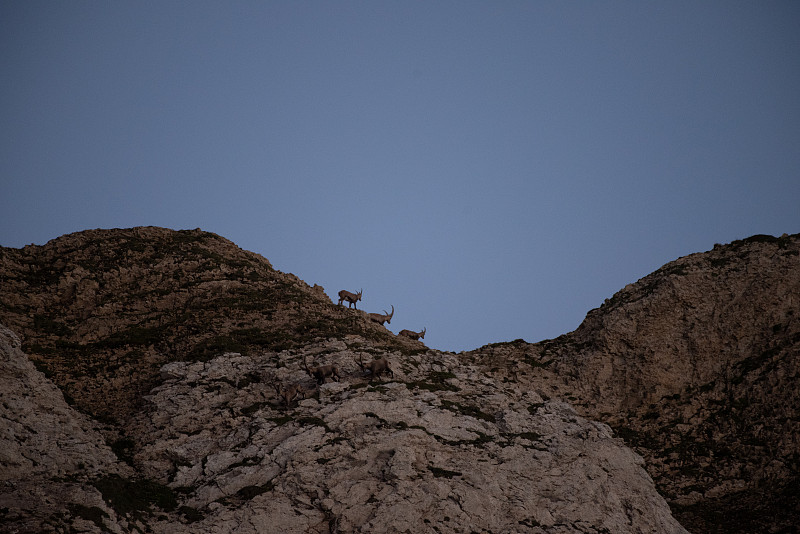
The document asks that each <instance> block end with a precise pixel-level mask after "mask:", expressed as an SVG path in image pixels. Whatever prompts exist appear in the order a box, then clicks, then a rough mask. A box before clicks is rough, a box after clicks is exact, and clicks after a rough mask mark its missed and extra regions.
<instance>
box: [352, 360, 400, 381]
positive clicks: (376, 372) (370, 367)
mask: <svg viewBox="0 0 800 534" xmlns="http://www.w3.org/2000/svg"><path fill="white" fill-rule="evenodd" d="M358 366H359V367H361V370H362V371H364V372H365V373H366V372H367V371H369V372H370V377H369V381H370V382H372V379H373V378H376V377H380V376H381V375H382V374H384V373H385V374H388V375H391V376H392V378H394V371H392V368H391V367H389V360H387V359H386V358H380V359H377V360H372V361H371V362H369V363H364V360H363V357H362V356H359V357H358Z"/></svg>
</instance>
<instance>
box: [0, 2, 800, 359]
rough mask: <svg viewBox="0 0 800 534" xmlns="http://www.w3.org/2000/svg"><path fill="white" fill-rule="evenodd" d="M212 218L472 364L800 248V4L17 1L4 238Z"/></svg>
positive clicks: (6, 23)
mask: <svg viewBox="0 0 800 534" xmlns="http://www.w3.org/2000/svg"><path fill="white" fill-rule="evenodd" d="M140 225H155V226H165V227H169V228H174V229H185V228H197V227H200V228H202V229H204V230H207V231H211V232H215V233H217V234H220V235H222V236H224V237H226V238H228V239H231V240H232V241H234V242H235V243H236V244H238V245H239V246H241V247H242V248H245V249H248V250H252V251H255V252H258V253H260V254H262V255H264V256H265V257H266V258H268V259H269V260H270V261H271V262H272V264H273V265H274V266H275V268H277V269H279V270H281V271H284V272H292V273H295V274H297V275H298V276H299V277H301V278H302V279H303V280H305V281H306V282H308V283H309V284H312V285H313V284H315V283H317V284H320V285H322V286H324V287H325V289H326V291H327V293H328V294H329V295H331V296H335V294H336V292H337V291H338V290H339V289H350V290H357V289H359V288H363V289H364V298H363V301H362V302H361V303H360V304H361V306H360V307H363V308H365V309H366V310H367V311H381V310H383V309H388V308H389V306H390V305H392V304H393V305H394V306H395V309H396V313H395V319H394V321H393V322H392V324H391V325H389V326H390V328H391V329H392V330H393V331H394V332H397V331H399V330H400V329H403V328H409V329H414V330H417V329H421V328H422V327H427V329H428V336H427V337H426V341H427V342H428V345H429V346H431V347H434V348H439V349H445V350H455V351H459V350H467V349H472V348H475V347H478V346H480V345H483V344H486V343H491V342H498V341H509V340H513V339H516V338H524V339H526V340H528V341H539V340H541V339H546V338H553V337H556V336H558V335H560V334H563V333H566V332H569V331H571V330H573V329H575V328H576V327H577V326H578V325H579V324H580V322H581V321H582V320H583V318H584V316H585V314H586V312H587V311H588V310H590V309H591V308H594V307H597V306H599V305H600V304H601V303H602V302H603V300H604V299H605V298H607V297H610V296H611V295H613V294H614V293H615V292H616V291H617V290H619V289H620V288H622V287H624V286H625V285H626V284H628V283H631V282H635V281H636V280H637V279H639V278H641V277H642V276H644V275H646V274H648V273H650V272H652V271H654V270H655V269H657V268H659V267H660V266H661V265H663V264H664V263H666V262H668V261H671V260H673V259H676V258H678V257H680V256H683V255H686V254H689V253H692V252H698V251H704V250H708V249H711V248H712V247H713V246H714V244H715V243H726V242H729V241H732V240H734V239H740V238H744V237H748V236H750V235H752V234H757V233H766V234H772V235H780V234H782V233H784V232H787V233H796V232H800V2H796V1H784V2H770V1H758V2H755V1H747V2H738V1H732V0H724V1H717V2H714V1H703V2H697V1H694V0H692V1H687V2H682V1H680V2H679V1H669V2H640V1H626V2H618V1H609V2H583V1H575V2H571V1H563V2H562V1H559V2H554V1H544V0H542V1H524V2H517V1H502V2H494V1H491V2H490V1H485V2H475V1H435V2H416V1H392V2H387V1H363V2H327V1H325V2H323V1H306V2H293V1H285V2H284V1H281V2H277V1H276V2H268V1H257V2H256V1H252V2H247V1H235V2H222V1H219V2H205V1H181V2H177V1H162V0H158V1H152V2H146V1H136V2H107V1H80V2H61V1H49V2H41V1H27V0H26V1H22V0H20V1H5V2H2V3H0V245H3V246H10V247H21V246H24V245H26V244H28V243H36V244H44V243H45V242H47V241H48V240H50V239H53V238H55V237H58V236H60V235H62V234H65V233H70V232H75V231H79V230H84V229H89V228H115V227H117V228H119V227H132V226H140Z"/></svg>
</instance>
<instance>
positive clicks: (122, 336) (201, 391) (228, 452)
mask: <svg viewBox="0 0 800 534" xmlns="http://www.w3.org/2000/svg"><path fill="white" fill-rule="evenodd" d="M798 237H799V236H784V237H781V238H773V237H769V236H754V237H753V238H750V239H748V240H743V241H740V242H734V243H731V244H730V245H724V246H717V247H715V249H714V250H713V251H709V252H707V253H702V254H695V255H691V256H687V257H686V258H681V259H679V260H677V261H676V262H672V263H670V264H667V265H666V266H664V267H663V268H662V269H659V270H658V271H656V272H655V273H653V274H652V275H649V276H648V277H645V278H643V279H642V280H640V281H639V282H636V283H635V284H631V285H629V286H627V287H626V288H624V289H623V290H622V291H620V292H619V293H617V295H615V296H614V297H613V298H611V299H609V300H608V301H607V302H606V303H605V304H604V305H603V306H602V307H601V308H599V309H598V310H592V311H591V312H589V314H587V318H586V320H585V321H584V323H583V324H582V325H581V327H580V328H579V329H578V330H576V331H575V332H572V333H570V334H566V335H564V336H561V337H560V338H558V339H556V340H548V341H544V342H541V343H536V344H529V343H526V342H524V341H522V340H517V341H515V342H509V343H500V344H493V345H490V346H487V347H483V348H481V349H478V350H476V351H472V352H470V353H461V354H458V355H454V354H450V353H443V352H438V351H431V350H428V349H427V348H426V347H425V346H424V345H423V344H422V343H419V342H415V341H410V340H406V339H402V338H399V337H395V336H393V335H392V334H391V333H390V332H389V331H388V330H386V329H384V328H383V327H380V326H379V325H376V324H374V323H370V322H369V321H368V320H367V318H366V315H365V314H364V313H363V312H361V311H356V310H348V309H347V308H345V307H339V306H336V305H335V304H334V303H332V302H331V300H330V299H329V298H328V296H327V295H326V294H325V292H324V290H323V289H322V288H320V287H318V286H314V287H310V286H308V285H306V284H305V283H304V282H302V281H301V280H299V279H297V278H296V277H294V276H293V275H290V274H284V273H281V272H279V271H276V270H275V269H274V268H273V267H272V266H271V264H269V262H268V261H267V260H266V259H265V258H263V257H261V256H259V255H257V254H253V253H251V252H247V251H243V250H241V249H239V248H238V247H236V246H235V245H234V244H233V243H231V242H230V241H227V240H225V239H223V238H221V237H219V236H216V235H215V234H211V233H208V232H202V231H200V230H191V231H179V232H175V231H172V230H166V229H161V228H134V229H128V230H92V231H86V232H80V233H77V234H70V235H67V236H62V237H61V238H58V239H56V240H53V241H51V242H49V243H47V244H46V245H44V246H41V247H37V246H33V245H31V246H28V247H25V248H23V249H7V248H0V282H1V283H0V323H4V324H5V325H7V326H8V327H10V330H13V331H14V332H15V333H17V334H19V338H16V337H15V336H14V334H11V333H10V332H9V331H6V330H3V332H2V335H0V338H2V339H5V340H6V341H5V344H3V343H0V348H2V350H3V353H4V358H5V357H6V356H5V355H9V356H8V358H7V361H8V362H16V363H9V364H8V365H9V366H10V367H9V369H12V370H13V373H16V374H11V375H9V376H17V377H18V376H22V375H26V376H27V375H28V374H31V376H30V377H29V378H25V379H24V380H22V382H21V383H27V384H29V386H27V389H24V390H19V389H13V388H14V387H15V386H14V384H13V383H12V382H14V380H12V381H11V382H8V383H7V384H3V389H0V391H3V392H5V391H8V392H9V393H8V394H6V395H4V397H3V400H4V403H3V412H2V414H0V415H2V418H0V425H2V428H0V435H2V439H3V441H4V442H3V444H0V447H6V446H8V448H7V450H9V451H11V452H9V453H8V454H7V456H6V457H4V458H3V465H4V468H5V464H6V462H8V465H9V466H17V467H13V468H12V469H9V470H8V474H7V475H6V476H5V478H3V481H2V483H3V487H2V491H0V523H2V524H3V525H11V526H10V527H8V528H9V529H11V528H13V529H14V530H13V531H15V532H65V531H86V532H92V531H104V532H105V531H111V532H132V531H140V532H141V531H153V532H232V531H237V532H239V531H245V532H247V531H264V530H267V531H269V530H271V529H272V527H273V526H277V525H280V529H279V530H282V531H286V532H405V531H408V532H419V531H436V532H683V529H682V527H681V526H680V525H678V524H677V523H676V522H675V520H674V519H673V518H672V516H671V515H670V510H669V509H668V508H667V507H666V505H665V502H664V500H663V499H662V498H661V497H660V496H659V495H658V494H657V493H656V492H655V490H654V488H653V482H652V480H651V479H650V477H649V476H648V474H647V473H645V472H644V470H643V467H644V468H646V469H647V471H648V472H649V474H650V475H652V476H653V478H654V479H655V481H656V484H657V486H658V489H659V491H660V492H662V494H663V495H664V496H666V497H667V500H668V501H669V502H670V504H671V506H672V511H673V513H674V514H676V516H677V517H678V519H679V520H680V521H681V522H682V523H683V524H684V526H688V527H689V530H691V531H693V532H791V531H792V530H791V528H793V525H795V524H797V523H798V521H797V518H798V508H797V506H798V498H797V494H796V488H797V468H798V447H797V436H798V432H797V430H798V429H797V423H798V420H800V417H798V414H797V406H798V405H800V404H798V402H797V400H798V399H797V398H796V396H797V393H796V392H795V387H794V386H795V385H796V382H797V363H796V362H797V358H796V356H797V354H798V350H797V348H798V338H800V336H798V326H797V307H798V302H799V300H798V273H800V269H798V268H797V267H798ZM20 339H21V340H22V341H21V342H20V341H19V340H20ZM23 352H24V353H27V356H26V355H25V354H23ZM20 355H21V356H20ZM379 356H383V357H386V358H388V359H389V361H390V362H391V363H392V366H393V369H394V370H395V376H394V377H389V378H385V379H383V380H378V379H376V380H374V381H373V382H372V383H370V382H369V380H368V377H365V376H363V373H362V371H361V369H360V368H359V367H358V365H357V363H356V362H357V361H358V359H359V358H363V359H366V360H369V359H370V358H371V357H379ZM304 359H307V360H308V361H309V362H312V361H314V362H316V363H317V364H318V363H336V364H338V365H339V366H340V368H341V374H342V377H343V379H342V381H341V382H338V383H337V382H334V383H328V384H324V385H322V386H321V387H316V384H315V382H314V381H313V380H312V379H311V378H309V377H308V375H307V374H305V372H304V370H303V367H302V362H303V360H304ZM27 360H30V361H32V362H34V363H35V365H36V367H37V368H38V371H36V370H34V369H33V368H32V367H31V366H30V362H28V363H27V364H23V361H27ZM4 361H5V360H4ZM40 371H41V372H43V373H44V376H42V374H41V373H40ZM10 372H12V371H10ZM50 381H52V383H54V384H55V385H57V386H58V388H59V389H60V391H59V390H57V389H55V388H54V387H53V386H52V383H51V382H50ZM275 383H280V384H283V385H284V386H291V385H294V384H302V385H304V386H305V388H306V389H307V390H309V394H308V395H307V398H304V399H296V400H293V401H292V402H291V403H290V404H289V406H286V405H285V404H282V403H281V402H280V399H279V398H278V396H277V392H276V390H275V389H274V387H273V385H274V384H275ZM30 384H34V385H30ZM47 384H50V385H49V386H47ZM6 388H8V389H6ZM40 390H41V392H46V395H45V397H46V400H43V399H39V398H38V397H37V396H38V395H41V394H42V393H41V392H40ZM62 393H63V395H62ZM568 403H569V404H568ZM572 406H574V407H575V408H574V409H573V407H572ZM43 410H44V412H45V413H42V411H43ZM49 412H52V413H53V414H56V413H57V414H59V415H58V417H59V418H60V419H56V420H55V421H58V423H57V424H54V423H53V421H54V419H52V417H51V414H50V413H49ZM17 413H22V414H27V415H25V418H24V419H21V418H20V417H19V416H18V415H16V414H17ZM73 415H74V417H73ZM40 419H41V421H40ZM38 423H42V424H38ZM607 425H610V426H607ZM612 429H613V431H612ZM62 430H63V431H62ZM26 436H27V437H26ZM31 436H35V438H32V437H31ZM70 436H72V437H70ZM620 438H624V440H625V443H627V444H628V445H630V446H632V447H634V449H635V451H636V452H637V453H638V454H635V453H632V452H631V451H630V450H629V449H627V448H626V447H625V444H624V443H623V441H622V440H621V439H620ZM70 440H72V441H70ZM64 443H80V446H74V445H70V446H68V447H66V449H65V450H66V451H67V453H68V454H69V451H70V450H72V451H77V452H75V453H74V454H73V457H72V459H70V458H69V457H68V458H65V459H64V460H63V462H62V461H61V459H60V458H61V457H60V455H61V453H60V452H59V451H60V450H61V448H62V447H61V444H64ZM70 447H72V449H70ZM4 450H6V449H4ZM48 455H49V456H51V457H52V458H51V459H50V460H48V459H47V458H48ZM639 455H641V456H639ZM642 457H644V459H645V462H644V463H643V462H642ZM40 458H41V459H40ZM78 458H80V459H78ZM60 465H63V466H65V467H64V468H63V469H61V468H59V467H58V466H60ZM26 466H35V467H36V469H33V471H32V475H31V476H30V477H28V479H25V478H24V477H23V472H25V471H26V469H27V467H26ZM69 466H71V467H69ZM51 468H53V469H55V471H51ZM42 488H54V489H53V490H52V492H51V493H48V491H50V490H46V489H45V490H43V489H42ZM59 488H60V489H59ZM37 492H38V493H37ZM53 492H55V493H53ZM34 495H35V498H34V497H32V496H34ZM37 499H38V500H37ZM25 503H36V504H35V505H30V506H26V505H25ZM9 531H12V530H9Z"/></svg>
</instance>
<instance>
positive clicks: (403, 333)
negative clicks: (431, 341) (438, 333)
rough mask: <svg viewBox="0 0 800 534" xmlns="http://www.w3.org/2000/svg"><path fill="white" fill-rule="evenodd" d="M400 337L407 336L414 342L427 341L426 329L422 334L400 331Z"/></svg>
mask: <svg viewBox="0 0 800 534" xmlns="http://www.w3.org/2000/svg"><path fill="white" fill-rule="evenodd" d="M397 335H398V336H405V337H407V338H408V339H413V340H414V341H419V338H423V339H425V329H424V328H423V329H422V332H414V331H413V330H400V332H399V333H398V334H397Z"/></svg>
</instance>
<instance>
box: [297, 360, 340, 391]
mask: <svg viewBox="0 0 800 534" xmlns="http://www.w3.org/2000/svg"><path fill="white" fill-rule="evenodd" d="M303 367H305V368H306V372H307V373H308V374H309V375H310V376H312V377H314V379H316V381H317V384H324V383H325V379H326V378H328V377H330V378H331V380H335V381H336V382H338V381H339V378H340V377H339V369H338V368H337V367H336V366H335V365H332V364H328V365H320V366H319V367H309V366H308V363H306V357H305V356H303Z"/></svg>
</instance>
